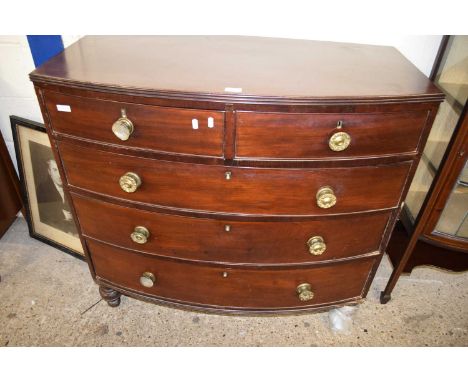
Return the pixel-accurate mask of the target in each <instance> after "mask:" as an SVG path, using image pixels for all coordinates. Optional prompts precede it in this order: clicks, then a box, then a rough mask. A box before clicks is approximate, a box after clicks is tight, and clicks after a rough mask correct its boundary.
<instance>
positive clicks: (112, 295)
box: [99, 285, 121, 308]
mask: <svg viewBox="0 0 468 382" xmlns="http://www.w3.org/2000/svg"><path fill="white" fill-rule="evenodd" d="M99 294H100V295H101V297H102V298H103V299H104V300H105V301H106V302H107V303H108V304H109V306H112V307H113V308H115V307H116V306H119V305H120V296H121V294H120V293H119V292H117V291H116V290H114V289H112V288H108V287H105V286H102V285H101V286H99Z"/></svg>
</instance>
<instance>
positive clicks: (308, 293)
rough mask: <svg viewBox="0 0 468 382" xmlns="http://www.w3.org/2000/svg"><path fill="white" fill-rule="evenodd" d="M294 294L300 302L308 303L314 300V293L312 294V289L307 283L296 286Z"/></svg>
mask: <svg viewBox="0 0 468 382" xmlns="http://www.w3.org/2000/svg"><path fill="white" fill-rule="evenodd" d="M296 292H297V295H298V296H299V300H301V301H310V300H312V299H313V298H314V292H312V287H311V286H310V284H308V283H304V284H300V285H298V286H297V288H296Z"/></svg>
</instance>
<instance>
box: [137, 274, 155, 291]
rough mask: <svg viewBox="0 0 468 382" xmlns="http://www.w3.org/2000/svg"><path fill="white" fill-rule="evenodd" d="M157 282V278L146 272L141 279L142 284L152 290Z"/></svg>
mask: <svg viewBox="0 0 468 382" xmlns="http://www.w3.org/2000/svg"><path fill="white" fill-rule="evenodd" d="M155 282H156V276H155V275H153V274H152V273H151V272H144V273H143V274H142V275H141V277H140V284H141V285H143V286H144V287H145V288H151V287H152V286H153V285H154V283H155Z"/></svg>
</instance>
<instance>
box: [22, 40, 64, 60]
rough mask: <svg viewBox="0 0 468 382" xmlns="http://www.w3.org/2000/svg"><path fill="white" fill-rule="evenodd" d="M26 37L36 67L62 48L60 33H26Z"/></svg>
mask: <svg viewBox="0 0 468 382" xmlns="http://www.w3.org/2000/svg"><path fill="white" fill-rule="evenodd" d="M27 37H28V43H29V48H30V49H31V54H32V57H33V60H34V65H35V66H36V68H37V67H38V66H41V65H42V64H43V63H44V62H46V61H47V60H48V59H49V58H51V57H53V56H55V55H56V54H58V53H60V52H61V51H62V50H63V41H62V36H60V35H54V36H36V35H34V36H32V35H28V36H27Z"/></svg>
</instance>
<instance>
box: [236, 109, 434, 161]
mask: <svg viewBox="0 0 468 382" xmlns="http://www.w3.org/2000/svg"><path fill="white" fill-rule="evenodd" d="M236 115H237V120H236V126H237V128H236V157H238V158H243V157H244V158H245V157H247V158H248V157H250V158H254V157H258V158H290V159H294V158H320V159H323V158H343V157H350V158H352V157H373V156H385V155H396V154H400V153H416V150H417V146H418V143H419V138H420V136H421V133H422V130H423V127H424V125H425V123H426V119H427V115H428V112H427V111H414V112H413V111H412V112H400V113H373V114H300V113H288V114H286V113H255V112H237V113H236ZM338 121H342V128H341V129H337V128H336V127H337V123H338ZM339 131H341V132H345V133H347V134H349V136H350V137H351V143H350V145H349V146H348V147H347V148H346V149H345V150H343V151H333V150H332V149H331V148H330V146H329V140H330V137H331V136H332V135H333V134H335V133H337V132H339Z"/></svg>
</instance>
